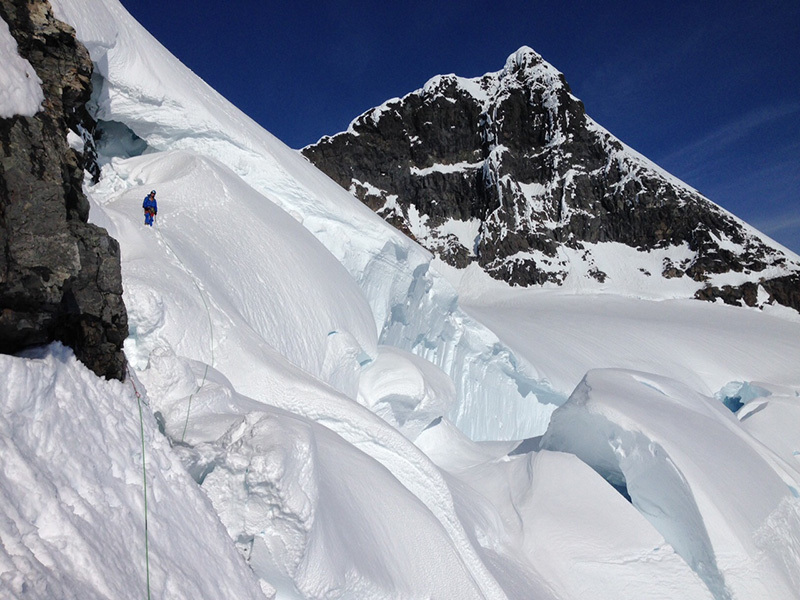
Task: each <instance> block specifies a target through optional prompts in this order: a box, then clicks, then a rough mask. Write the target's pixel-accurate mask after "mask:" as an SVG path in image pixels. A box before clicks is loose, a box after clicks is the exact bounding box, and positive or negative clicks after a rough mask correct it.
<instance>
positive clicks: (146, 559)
mask: <svg viewBox="0 0 800 600" xmlns="http://www.w3.org/2000/svg"><path fill="white" fill-rule="evenodd" d="M125 371H126V372H127V374H128V380H129V381H130V382H131V385H132V386H133V393H134V394H136V402H138V404H139V428H140V430H141V436H142V480H143V482H144V562H145V571H146V573H147V600H150V542H149V538H150V536H149V533H148V531H147V463H146V462H145V456H144V448H145V446H144V415H143V413H142V395H141V394H140V393H139V390H137V389H136V382H135V381H134V380H133V377H131V372H130V369H128V366H127V365H126V366H125Z"/></svg>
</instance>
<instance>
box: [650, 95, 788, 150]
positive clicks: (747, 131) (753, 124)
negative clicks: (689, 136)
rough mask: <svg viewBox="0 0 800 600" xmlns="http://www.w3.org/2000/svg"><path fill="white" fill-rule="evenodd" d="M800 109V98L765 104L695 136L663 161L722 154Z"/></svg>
mask: <svg viewBox="0 0 800 600" xmlns="http://www.w3.org/2000/svg"><path fill="white" fill-rule="evenodd" d="M797 113H800V102H793V103H790V104H784V105H781V106H763V107H760V108H758V109H755V110H753V111H750V112H749V113H747V114H745V115H743V116H741V117H739V118H738V119H736V120H734V121H731V122H729V123H726V124H724V125H722V126H721V127H718V128H717V129H715V130H713V131H711V132H709V133H707V134H706V135H705V136H703V137H702V138H700V139H698V140H695V141H693V142H691V143H689V144H687V145H686V146H683V147H682V148H679V149H678V150H674V151H672V152H671V153H670V154H668V155H667V156H664V157H661V158H659V159H658V160H659V162H660V163H662V164H671V163H673V162H679V163H686V162H696V161H704V160H707V159H708V157H710V156H713V155H716V154H720V153H721V152H722V151H724V150H725V149H726V148H728V147H729V146H731V145H732V144H735V143H736V142H738V141H739V140H741V139H743V138H745V137H747V136H748V135H751V134H752V133H753V132H755V131H757V130H759V129H761V128H764V127H766V126H768V125H770V124H771V123H773V122H776V121H780V120H782V119H785V118H786V117H790V116H793V115H795V114H797Z"/></svg>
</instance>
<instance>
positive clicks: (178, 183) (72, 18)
mask: <svg viewBox="0 0 800 600" xmlns="http://www.w3.org/2000/svg"><path fill="white" fill-rule="evenodd" d="M53 7H54V10H55V12H56V15H57V16H59V18H62V19H63V20H65V21H67V22H68V23H70V24H72V25H73V26H74V27H75V28H76V31H77V35H78V37H79V39H81V41H83V42H84V43H85V44H86V45H87V47H88V48H89V50H90V53H91V56H92V59H93V61H94V63H95V65H96V75H95V84H96V85H95V95H94V99H93V102H94V106H93V108H92V110H93V112H94V114H95V115H96V116H97V118H98V119H99V120H100V127H101V129H102V130H103V131H104V132H105V136H106V137H105V140H104V141H101V144H100V146H99V148H100V152H101V156H100V161H101V163H102V176H101V178H100V180H99V182H98V183H96V184H90V183H87V184H86V190H85V191H86V193H87V195H88V197H89V200H90V202H91V205H92V209H91V217H90V218H91V220H92V221H93V222H95V223H97V224H99V225H101V226H103V227H106V228H107V229H108V230H109V232H110V233H111V234H112V235H113V236H114V237H115V238H116V239H118V240H119V241H120V245H121V249H122V274H123V285H124V288H125V301H126V305H127V306H128V311H129V319H130V330H131V335H130V338H129V339H128V340H127V341H126V346H125V350H126V355H127V356H128V359H129V362H130V370H131V374H130V377H129V379H128V381H126V382H125V383H120V382H115V381H104V380H100V379H97V378H96V377H95V376H93V375H92V374H91V373H90V372H89V371H88V370H87V369H85V368H84V367H83V366H82V365H81V364H80V363H78V362H77V361H76V360H75V359H74V357H73V356H72V353H71V352H70V351H69V350H68V349H66V348H64V347H62V346H60V345H59V344H54V345H51V346H49V347H47V348H42V349H39V350H36V351H34V352H29V353H26V354H25V355H22V356H15V357H10V356H0V373H1V374H2V375H1V377H2V379H3V380H4V381H5V382H6V386H4V389H3V392H2V398H1V399H0V407H1V408H0V432H2V434H3V435H2V436H0V444H2V448H3V451H2V452H3V454H2V455H3V469H2V472H0V506H2V511H0V514H2V515H3V518H2V520H0V542H1V543H2V544H1V545H2V550H0V591H2V594H0V595H2V596H3V597H10V598H20V599H21V598H26V599H27V598H37V599H38V598H42V599H44V598H51V597H63V598H78V597H80V598H108V597H127V596H130V595H135V594H138V595H140V596H144V595H145V589H146V586H148V585H149V589H151V590H152V591H153V593H154V595H155V596H156V597H161V598H189V597H191V598H234V597H235V598H275V599H280V600H285V599H295V598H358V599H364V600H365V599H370V598H375V599H384V598H397V599H406V598H409V599H410V598H422V597H424V598H492V599H504V598H509V599H529V598H537V599H542V600H547V599H550V598H553V599H556V598H576V599H577V598H585V597H587V596H590V597H597V598H615V599H616V598H631V599H634V598H635V599H639V598H643V597H647V598H665V599H666V598H704V599H705V598H715V599H716V600H722V599H725V598H737V597H740V598H746V597H770V598H786V599H792V598H797V597H798V596H797V592H796V590H797V589H800V562H798V560H797V556H798V555H800V542H799V540H800V499H799V498H798V493H797V490H798V489H800V484H798V480H800V469H799V467H798V456H800V437H798V434H797V428H796V427H792V426H791V423H796V422H797V421H796V419H797V416H798V415H797V406H798V398H799V397H800V379H798V375H797V371H796V365H797V364H800V319H798V318H797V317H796V315H794V314H790V313H788V312H787V311H782V310H780V309H774V310H773V309H770V308H769V307H767V309H766V310H764V311H757V310H754V309H753V310H751V309H743V308H731V307H726V306H721V305H714V304H701V303H699V302H691V301H686V300H675V299H670V296H669V295H668V292H664V293H663V294H662V295H661V297H659V291H658V290H656V291H653V290H650V291H649V294H650V296H648V297H647V298H633V297H630V296H625V297H623V296H615V295H614V294H603V295H598V294H592V293H583V294H581V293H579V291H576V290H569V292H570V293H564V292H558V291H554V290H544V291H542V292H541V293H535V292H532V291H530V290H528V291H521V290H518V289H514V288H510V287H508V286H505V284H501V283H499V282H497V281H495V280H489V278H488V277H485V275H484V274H481V273H478V272H475V271H474V270H473V269H467V271H465V272H456V271H455V270H454V269H451V268H449V267H447V266H446V265H443V264H441V263H440V262H439V261H437V260H435V259H434V258H433V257H432V256H431V255H430V253H428V252H427V251H425V250H423V249H422V248H421V247H419V246H418V245H416V244H415V243H414V242H412V241H410V240H409V239H407V238H405V237H404V236H403V235H402V234H400V233H398V232H397V231H395V230H393V229H391V228H390V227H389V226H388V225H386V223H385V222H384V221H383V220H381V219H380V218H378V217H377V216H375V215H374V214H373V213H372V212H371V211H369V210H368V209H367V208H365V207H364V206H363V205H361V203H360V202H358V201H357V200H356V199H355V198H353V197H352V196H351V195H350V194H348V193H347V192H346V191H344V190H342V189H341V188H339V187H338V186H337V185H336V184H335V183H333V182H332V181H331V180H329V179H328V178H327V177H326V176H324V175H323V174H322V173H320V172H319V171H317V170H316V169H315V168H314V167H313V166H311V165H310V164H309V163H308V162H307V161H306V160H305V159H304V158H302V156H300V154H299V153H297V152H296V151H294V150H291V149H289V148H288V147H286V146H285V145H283V144H282V143H281V142H280V141H279V140H277V139H275V138H274V137H273V136H272V135H271V134H269V133H268V132H266V131H264V130H263V129H261V128H260V127H259V126H258V125H256V124H255V123H254V122H253V121H251V120H250V119H249V118H248V117H246V116H245V115H244V114H242V113H241V112H240V111H238V110H237V109H236V108H235V107H233V106H231V105H230V104H229V103H227V102H226V101H225V100H224V99H223V98H222V97H221V96H219V94H217V93H216V92H214V91H213V90H211V89H210V88H209V87H208V86H207V85H205V84H204V83H203V82H202V81H201V80H200V79H199V78H197V77H195V76H194V75H193V74H192V73H191V72H190V71H189V70H188V69H186V68H185V67H184V66H183V65H181V64H180V63H179V61H178V60H177V59H176V58H175V57H173V56H172V55H170V54H169V53H168V52H167V51H166V49H164V47H163V46H161V45H160V44H159V43H158V42H157V41H156V40H155V39H154V38H152V36H150V34H149V33H147V32H146V31H145V30H144V29H143V28H141V26H139V25H138V24H137V23H136V22H135V21H134V20H133V19H132V17H130V15H128V13H127V12H126V11H125V10H124V8H123V7H122V6H121V5H120V4H119V3H118V2H117V1H116V0H91V1H86V0H84V1H81V2H78V1H77V0H55V1H54V2H53ZM153 188H155V189H157V190H158V193H159V200H160V201H161V202H160V204H161V206H160V208H161V210H160V211H159V215H158V218H157V221H156V226H155V227H154V228H152V229H151V228H145V227H144V226H143V224H142V216H141V208H140V206H141V201H142V198H143V197H144V195H145V194H146V193H147V192H148V191H149V190H150V189H153ZM610 251H612V252H613V249H612V250H610ZM633 370H635V371H633ZM645 371H647V373H645ZM587 373H588V374H587ZM731 382H740V384H741V383H743V382H752V386H753V387H752V389H758V390H765V391H768V392H769V395H768V396H759V395H758V394H756V393H754V394H752V395H751V396H749V397H747V398H745V404H744V407H743V408H742V409H740V411H739V412H738V413H737V414H736V415H733V414H732V413H731V412H730V411H729V410H728V409H727V408H726V407H725V406H723V404H722V402H721V401H720V400H717V399H715V398H714V394H715V393H717V392H720V391H721V390H723V389H731V388H730V385H731ZM134 386H135V387H134ZM726 386H727V387H726ZM759 393H760V392H759ZM137 394H140V395H141V400H142V402H143V403H144V404H143V406H142V409H143V410H142V413H141V414H142V417H141V419H140V413H139V406H138V403H137ZM697 415H701V417H702V419H700V420H698V419H699V417H698V416H697ZM523 439H525V440H527V441H526V442H524V443H523V444H520V442H521V441H522V440H523ZM143 447H144V448H146V451H145V452H144V454H143V453H142V448H143ZM701 459H702V460H701ZM143 463H144V466H145V474H144V478H145V480H146V481H147V491H148V494H149V495H148V496H147V499H148V502H149V504H148V512H147V513H146V514H145V510H144V495H143V492H144V490H143V486H142V483H143V481H142V478H143V474H142V471H141V469H142V465H143ZM670 469H671V470H670ZM654 474H663V475H664V476H663V477H654V476H653V475H654ZM667 475H669V476H667ZM610 484H613V485H610ZM614 486H616V487H617V488H618V489H624V490H626V492H627V494H628V497H626V496H625V495H624V494H621V493H619V492H618V491H617V489H615V487H614ZM145 519H147V538H145V536H144V533H145ZM694 531H697V532H701V533H702V535H701V534H699V533H698V534H697V535H693V532H694ZM145 539H147V540H148V544H149V556H148V557H147V558H146V548H145ZM148 562H149V570H148V569H147V563H148ZM134 590H135V591H134Z"/></svg>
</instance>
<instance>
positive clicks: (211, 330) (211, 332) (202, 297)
mask: <svg viewBox="0 0 800 600" xmlns="http://www.w3.org/2000/svg"><path fill="white" fill-rule="evenodd" d="M156 235H158V238H159V239H160V240H161V241H162V242H164V245H165V246H166V247H167V248H168V249H169V251H170V252H172V255H173V256H174V257H175V258H176V259H177V260H178V262H179V263H180V265H181V267H183V270H184V271H185V272H186V274H187V275H189V276H190V277H191V279H192V283H193V284H194V287H195V288H197V293H198V295H199V296H200V300H202V301H203V306H205V308H206V315H207V316H208V330H209V336H210V339H211V366H212V367H213V366H214V322H213V321H212V320H211V310H210V309H209V308H208V302H206V296H205V294H204V293H203V290H202V288H201V287H200V285H198V283H197V280H196V279H195V278H194V276H193V275H192V274H191V271H189V269H188V268H187V267H186V265H185V264H184V262H183V261H182V260H181V257H180V256H178V253H177V252H175V250H174V248H173V247H172V246H170V245H169V242H168V241H167V240H166V238H165V237H164V236H163V235H161V230H160V229H159V228H158V226H156ZM208 367H209V365H208V363H206V368H205V370H204V371H203V379H202V381H201V382H200V385H198V386H197V389H196V390H195V391H194V392H192V393H191V395H190V396H189V404H188V406H187V407H186V421H185V422H184V424H183V433H182V434H181V442H183V441H184V440H185V439H186V428H187V427H188V426H189V415H190V413H191V412H192V398H194V397H195V395H196V394H197V392H199V391H200V390H201V389H202V387H203V386H204V385H205V384H206V376H207V375H208Z"/></svg>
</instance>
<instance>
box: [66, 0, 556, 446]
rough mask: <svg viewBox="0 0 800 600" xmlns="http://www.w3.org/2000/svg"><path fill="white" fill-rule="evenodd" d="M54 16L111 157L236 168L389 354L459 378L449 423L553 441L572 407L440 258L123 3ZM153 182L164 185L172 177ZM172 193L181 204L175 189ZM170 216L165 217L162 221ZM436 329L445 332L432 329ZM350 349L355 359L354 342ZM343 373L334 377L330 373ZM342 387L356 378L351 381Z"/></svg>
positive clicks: (475, 431) (72, 5)
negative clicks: (218, 85)
mask: <svg viewBox="0 0 800 600" xmlns="http://www.w3.org/2000/svg"><path fill="white" fill-rule="evenodd" d="M54 9H55V10H56V14H57V15H58V16H59V17H61V18H64V19H65V20H66V21H67V22H69V23H70V24H72V25H73V26H75V28H76V30H77V32H78V36H79V38H80V39H81V40H82V41H83V42H84V43H85V44H86V46H87V47H88V48H89V51H90V53H91V55H92V59H93V60H94V61H95V63H96V67H97V74H98V80H97V81H96V94H95V101H96V103H97V106H96V112H97V116H98V118H99V119H100V120H101V123H100V126H101V128H105V129H106V130H107V131H111V132H114V133H116V134H118V135H119V134H120V133H125V132H127V133H125V136H126V137H127V141H126V142H125V143H124V144H122V143H115V144H114V145H112V146H106V147H105V148H106V151H107V152H118V153H120V154H122V155H123V156H127V155H129V154H130V153H131V152H132V151H134V152H135V151H136V149H138V151H139V152H142V151H145V150H146V151H147V152H154V151H165V150H182V151H187V152H191V153H196V154H200V155H203V156H206V157H210V158H213V159H214V160H215V161H218V162H220V163H222V164H224V165H226V166H227V167H229V168H230V170H231V171H232V172H233V173H234V174H236V175H237V176H239V177H241V178H242V180H244V182H245V183H247V184H248V185H249V186H251V187H252V188H254V189H255V190H256V191H257V192H258V193H260V194H261V195H262V196H264V197H266V198H267V199H268V200H270V201H272V202H274V203H275V204H276V205H277V206H279V207H280V208H282V209H283V210H284V211H286V212H288V213H289V214H291V215H293V216H294V217H295V218H296V219H297V220H298V221H300V222H301V223H302V224H303V226H304V227H305V228H306V229H307V230H309V231H310V232H311V233H312V234H313V235H314V236H315V237H316V238H317V239H318V240H320V241H321V242H322V244H323V245H324V246H325V247H326V248H327V249H328V251H329V252H331V253H332V254H333V255H334V256H335V257H336V259H337V260H338V261H339V262H340V263H341V264H342V265H343V266H344V267H345V269H346V270H347V271H348V272H349V273H350V275H351V276H352V277H353V278H354V279H355V280H356V281H357V282H358V285H359V287H360V288H361V290H362V293H363V295H364V296H365V297H366V299H367V301H368V303H369V306H370V308H371V310H372V314H373V315H374V321H375V326H376V327H377V330H378V332H379V338H378V339H379V341H380V343H382V344H385V345H391V346H395V347H399V348H400V349H402V350H406V351H410V352H412V353H414V354H417V355H420V356H423V357H425V358H426V359H428V360H429V361H431V362H433V363H434V364H436V365H437V366H439V367H440V368H442V369H443V370H444V371H445V372H446V373H447V374H448V375H450V376H451V378H452V379H453V381H454V382H455V384H456V392H457V399H456V403H455V404H454V405H453V407H452V409H451V412H450V416H451V417H452V418H453V419H454V420H455V421H456V422H457V424H458V425H459V427H461V428H462V429H463V430H464V431H465V432H467V433H468V434H470V435H472V436H474V437H476V438H477V437H480V438H489V439H491V438H497V437H505V438H520V437H527V436H530V435H536V434H539V433H542V432H543V431H544V428H545V426H546V423H547V419H548V417H549V414H550V413H551V412H552V410H553V409H554V408H555V405H554V404H553V402H562V401H563V400H564V399H565V396H563V395H559V394H553V393H552V391H551V390H550V389H549V388H548V386H547V385H546V384H541V383H539V382H537V381H536V378H535V369H533V368H532V367H531V366H530V365H528V364H526V363H525V361H524V360H522V359H519V358H518V357H516V356H514V354H513V353H512V352H510V351H509V350H508V349H507V348H505V347H503V346H502V344H500V343H499V340H498V339H497V338H496V336H494V335H493V334H491V333H490V332H489V331H488V330H486V328H485V327H483V326H482V325H480V324H479V323H477V322H476V321H474V320H473V319H470V318H469V317H467V316H466V315H465V314H464V313H463V312H462V311H461V310H460V309H459V308H458V303H457V297H456V295H455V293H454V292H453V290H452V288H451V287H450V285H449V284H448V283H447V282H446V281H445V280H443V279H442V278H441V277H440V276H438V274H436V273H435V272H434V271H432V270H431V269H430V268H429V264H430V261H431V258H432V257H431V255H430V253H428V252H427V251H425V250H423V249H422V248H421V247H419V246H418V245H417V244H415V243H413V242H411V241H410V240H409V239H408V238H406V237H404V236H402V235H401V234H399V233H398V232H397V231H396V230H395V229H393V228H392V227H390V226H388V225H387V224H386V223H385V222H383V221H382V220H381V219H379V218H378V217H376V216H375V215H374V214H373V213H372V212H371V211H370V210H369V209H367V208H366V207H364V206H363V205H362V204H361V203H360V202H358V201H356V200H355V199H354V198H353V197H352V196H351V195H350V194H348V193H347V192H346V191H344V190H342V189H341V188H340V187H339V186H337V185H336V184H335V183H334V182H332V181H331V180H330V179H329V178H328V177H326V176H325V175H323V174H322V173H320V172H319V171H318V170H317V169H316V168H314V167H313V166H312V165H310V164H309V163H308V161H306V160H305V159H304V158H303V157H302V156H301V155H299V154H298V153H297V152H295V151H294V150H291V149H289V148H288V147H286V146H285V145H284V144H282V143H281V142H279V141H278V140H277V139H275V138H274V137H273V136H272V135H270V134H269V133H268V132H266V131H264V130H263V129H261V128H260V127H259V126H258V125H256V124H255V123H254V122H252V121H251V120H250V119H249V118H248V117H247V116H245V115H244V114H243V113H241V111H239V110H238V109H236V108H235V107H233V106H232V105H230V104H229V103H228V102H227V101H225V100H224V99H223V98H222V97H221V96H219V94H217V93H216V92H214V91H213V90H211V89H210V88H209V87H208V86H207V85H206V84H205V83H203V82H202V81H201V80H200V79H198V78H197V77H196V76H195V75H194V74H193V73H191V72H190V71H189V70H188V69H186V68H185V67H184V66H183V65H182V64H180V62H179V61H178V60H177V59H175V57H173V56H172V55H171V54H169V52H168V51H167V50H166V49H165V48H164V47H163V46H161V45H160V44H159V43H158V42H157V41H156V40H155V39H153V38H152V36H151V35H150V34H148V33H147V32H146V31H145V30H144V29H142V28H141V26H140V25H139V24H138V23H136V22H135V21H134V20H133V19H132V18H131V17H130V15H129V14H128V13H127V12H126V11H125V10H124V8H122V6H120V5H119V3H118V2H116V1H115V0H92V1H91V2H81V3H77V2H69V1H66V0H56V1H55V2H54ZM120 123H121V124H123V125H122V126H120ZM102 151H103V146H102V144H101V152H102ZM101 159H102V157H101ZM105 160H110V156H107V157H106V159H105ZM153 160H154V161H155V162H154V163H153V164H154V165H155V164H157V160H156V159H153ZM143 174H146V175H147V176H150V174H149V173H144V172H143ZM153 176H155V177H157V178H158V179H159V180H161V181H164V180H165V177H168V171H167V170H164V171H161V172H160V173H159V174H156V173H154V174H153ZM131 183H132V182H130V181H128V182H127V185H130V184H131ZM136 184H137V185H139V184H140V185H142V188H141V190H140V192H141V191H142V190H143V191H145V192H146V191H149V189H148V188H149V187H152V184H151V183H148V182H147V181H146V180H145V179H144V178H140V180H139V181H138V182H136ZM195 189H196V188H195ZM170 193H174V194H176V195H177V196H180V194H181V192H180V191H178V190H175V191H174V192H173V190H172V189H170ZM142 195H143V194H142ZM159 197H160V198H162V203H163V202H166V201H168V200H167V196H164V195H163V194H161V195H160V196H159ZM166 206H167V205H166V204H164V207H166ZM204 206H208V205H204ZM234 210H235V209H234ZM167 214H168V213H166V212H164V208H162V211H161V213H160V217H161V218H162V219H163V218H165V217H166V215H167ZM225 218H226V219H230V218H231V215H230V214H227V215H226V217H225ZM234 218H235V215H234ZM212 227H213V226H212ZM231 228H233V226H231ZM232 237H233V238H234V239H235V237H236V236H235V235H233V236H232ZM431 322H434V323H435V324H436V326H435V327H433V328H431V326H430V323H431ZM334 330H335V331H339V330H338V329H336V327H332V328H331V329H330V330H329V331H331V332H332V331H334ZM325 333H328V332H325ZM342 335H343V336H344V337H341V336H339V337H336V336H338V334H335V335H334V337H333V338H332V339H331V340H330V345H331V346H336V345H340V343H342V341H343V340H345V339H346V337H347V335H355V337H356V339H357V341H358V343H359V344H361V345H362V348H364V349H365V351H366V354H367V355H368V356H369V355H371V352H370V350H369V349H368V348H366V346H364V345H363V338H361V337H359V335H357V334H353V332H343V333H342ZM343 346H345V347H347V348H353V344H351V343H350V342H348V341H344V342H343ZM362 358H364V357H362ZM337 369H338V367H336V366H331V367H330V368H329V370H330V371H331V373H333V372H334V371H337ZM486 374H488V375H490V376H491V378H492V380H493V381H494V382H497V384H498V386H497V388H496V389H495V390H494V391H493V392H492V393H491V394H489V393H488V392H487V391H486V390H487V388H486V386H483V385H480V384H479V383H478V382H480V381H481V380H482V378H483V376H484V375H486ZM338 376H343V377H347V376H346V375H344V373H343V372H341V371H339V375H338ZM490 396H491V399H492V400H493V401H494V400H495V399H496V400H497V401H498V402H500V403H502V404H503V405H504V406H505V407H509V408H520V409H521V410H504V411H503V413H504V415H505V416H504V417H503V418H499V417H498V413H497V411H496V410H495V409H493V408H492V407H489V406H487V405H486V401H487V399H489V397H490Z"/></svg>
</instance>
